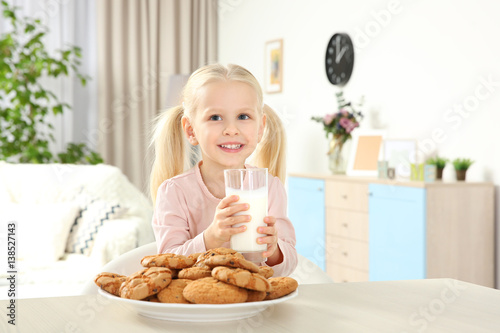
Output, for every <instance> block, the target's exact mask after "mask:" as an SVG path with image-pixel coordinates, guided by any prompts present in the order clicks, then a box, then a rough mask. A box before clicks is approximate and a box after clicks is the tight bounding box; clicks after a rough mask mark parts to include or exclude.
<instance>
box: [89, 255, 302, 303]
mask: <svg viewBox="0 0 500 333" xmlns="http://www.w3.org/2000/svg"><path fill="white" fill-rule="evenodd" d="M141 265H142V266H144V267H145V268H144V269H142V270H140V271H138V272H136V273H134V274H132V275H130V276H123V275H118V274H114V273H100V274H98V275H97V277H96V278H95V283H96V284H97V285H98V286H99V287H100V288H102V289H104V290H105V291H107V292H109V293H111V294H113V295H116V296H119V297H123V298H128V299H134V300H144V301H150V302H161V303H197V304H227V303H242V302H257V301H263V300H269V299H276V298H279V297H282V296H285V295H288V294H290V293H291V292H293V291H294V290H295V289H297V287H298V283H297V281H295V280H294V279H292V278H289V277H276V278H273V277H272V276H273V274H274V272H273V269H272V268H271V267H268V266H261V267H259V266H257V265H255V264H254V263H252V262H250V261H248V260H246V259H245V258H244V257H243V255H242V254H241V253H238V252H236V251H234V250H232V249H226V248H217V249H212V250H208V251H206V252H204V253H195V254H192V255H189V256H183V255H177V254H172V253H165V254H157V255H151V256H146V257H144V258H142V260H141Z"/></svg>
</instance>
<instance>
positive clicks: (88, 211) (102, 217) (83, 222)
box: [66, 194, 128, 256]
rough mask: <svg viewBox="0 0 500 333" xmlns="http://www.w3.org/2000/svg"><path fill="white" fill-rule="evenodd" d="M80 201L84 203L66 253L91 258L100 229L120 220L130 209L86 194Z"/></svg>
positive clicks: (69, 238)
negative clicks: (112, 221) (107, 222)
mask: <svg viewBox="0 0 500 333" xmlns="http://www.w3.org/2000/svg"><path fill="white" fill-rule="evenodd" d="M80 200H81V202H83V204H82V206H81V207H82V210H81V211H80V215H79V216H78V217H77V218H76V219H75V223H74V224H73V226H72V227H71V230H70V232H69V236H68V241H67V243H66V252H69V253H81V254H84V255H87V256H89V255H90V253H91V252H92V248H93V246H94V240H95V237H96V235H97V233H98V232H99V228H101V227H102V225H103V224H104V223H105V222H106V221H109V220H112V219H117V218H120V217H121V216H122V215H123V214H125V212H126V211H127V210H128V208H125V207H121V206H120V204H118V203H116V202H106V201H104V200H101V199H96V198H90V197H89V196H88V195H85V194H83V195H81V196H80Z"/></svg>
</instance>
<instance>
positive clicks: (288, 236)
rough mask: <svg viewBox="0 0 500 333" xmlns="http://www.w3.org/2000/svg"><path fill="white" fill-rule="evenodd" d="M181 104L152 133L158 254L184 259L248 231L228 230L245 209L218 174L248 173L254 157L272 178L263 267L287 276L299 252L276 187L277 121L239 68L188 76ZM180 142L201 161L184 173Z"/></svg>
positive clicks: (281, 171)
mask: <svg viewBox="0 0 500 333" xmlns="http://www.w3.org/2000/svg"><path fill="white" fill-rule="evenodd" d="M182 100H183V103H182V105H180V106H177V107H174V108H172V109H169V110H167V111H165V112H163V114H162V115H160V117H159V119H158V123H157V125H156V128H155V131H154V134H153V140H154V145H155V161H154V164H153V169H152V171H151V184H150V185H151V196H152V198H153V202H154V204H155V212H154V217H153V230H154V232H155V237H156V243H157V247H158V253H177V254H184V255H188V254H191V253H196V252H205V251H206V250H208V249H212V248H217V247H230V246H229V239H230V238H231V236H232V235H234V234H237V233H241V232H244V231H245V230H246V226H245V225H243V226H241V227H233V225H234V224H238V223H244V222H248V221H250V216H248V215H237V216H235V215H234V214H236V213H238V212H242V211H246V210H248V206H247V205H246V204H242V203H238V204H233V203H236V202H238V196H228V197H226V196H225V185H224V170H225V169H243V168H253V167H254V166H251V165H248V164H245V161H246V159H247V158H248V157H249V156H250V155H252V154H253V153H254V152H255V153H254V159H253V161H255V165H256V166H257V167H261V168H268V172H269V173H270V175H269V180H268V187H269V201H268V206H269V207H268V214H269V216H267V217H265V218H264V222H265V223H266V224H267V226H266V227H259V228H258V232H259V233H260V234H262V237H259V238H258V239H257V242H258V243H260V244H267V250H266V251H265V252H264V253H263V256H264V257H266V258H267V261H266V262H265V263H262V264H266V265H269V266H271V267H273V269H274V272H275V276H286V275H289V274H290V273H292V272H293V270H294V269H295V267H296V265H297V252H296V250H295V231H294V229H293V225H292V223H291V222H290V220H289V219H288V218H287V215H286V210H287V204H286V201H287V199H286V193H285V189H284V187H283V183H282V181H284V179H285V165H284V164H285V134H284V129H283V126H282V124H281V121H280V119H279V118H278V116H277V115H276V114H275V112H274V111H273V110H272V109H271V108H270V107H268V106H267V105H264V104H263V98H262V89H261V88H260V85H259V83H258V82H257V80H256V79H255V77H254V76H253V75H252V74H251V73H250V72H249V71H248V70H246V69H245V68H243V67H241V66H237V65H229V66H227V68H226V67H225V66H222V65H219V64H215V65H208V66H205V67H202V68H200V69H198V70H197V71H196V72H194V73H193V74H192V75H191V77H190V78H189V80H188V82H187V83H186V86H185V87H184V90H183V93H182ZM184 138H186V139H187V140H185V139H184ZM186 141H187V142H189V144H191V145H192V147H194V146H199V149H200V151H201V161H199V162H198V163H197V164H196V165H195V166H194V167H193V168H191V169H190V170H188V171H186V172H184V170H186V169H187V168H188V166H189V156H187V155H188V154H186V150H187V149H186V148H187V147H186V146H187V143H186ZM186 166H187V167H186ZM280 179H281V180H280Z"/></svg>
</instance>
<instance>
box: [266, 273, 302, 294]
mask: <svg viewBox="0 0 500 333" xmlns="http://www.w3.org/2000/svg"><path fill="white" fill-rule="evenodd" d="M268 281H269V283H270V284H271V287H272V289H271V291H270V292H268V293H267V296H266V299H276V298H280V297H283V296H285V295H288V294H290V293H291V292H293V291H295V289H297V287H298V286H299V284H298V283H297V281H296V280H295V279H293V278H291V277H275V278H270V279H268Z"/></svg>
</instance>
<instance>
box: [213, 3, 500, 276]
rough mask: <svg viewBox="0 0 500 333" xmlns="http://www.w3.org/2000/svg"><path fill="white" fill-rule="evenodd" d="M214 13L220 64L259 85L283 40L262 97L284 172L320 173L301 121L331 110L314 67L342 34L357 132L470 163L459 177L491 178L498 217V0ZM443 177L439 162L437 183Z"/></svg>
mask: <svg viewBox="0 0 500 333" xmlns="http://www.w3.org/2000/svg"><path fill="white" fill-rule="evenodd" d="M219 9H220V23H219V60H220V61H221V62H222V63H237V64H240V65H243V66H245V67H247V68H248V69H249V70H250V71H252V72H253V73H254V75H255V76H256V77H257V78H258V79H259V80H260V81H261V83H262V82H263V78H264V44H265V42H266V41H269V40H273V39H277V38H283V41H284V85H283V93H280V94H270V95H266V96H265V101H266V102H267V103H268V104H269V105H271V106H272V107H274V108H275V109H277V111H278V112H280V113H281V115H282V116H283V118H284V121H285V125H286V128H287V132H288V142H289V148H288V155H289V157H288V171H289V172H307V173H328V168H327V157H326V154H325V153H326V151H327V141H326V139H325V137H324V133H323V131H322V128H321V125H320V124H318V123H315V122H313V121H311V120H310V117H311V116H313V115H324V114H325V113H329V112H333V111H335V107H336V100H335V92H337V91H338V90H339V89H338V88H337V87H334V86H332V85H331V84H330V83H329V82H328V80H327V78H326V75H325V74H324V55H325V49H326V44H327V43H328V41H329V39H330V37H331V36H332V35H333V34H334V33H336V32H347V33H348V34H349V35H350V36H351V38H353V40H354V44H355V47H356V48H357V50H356V54H355V65H354V72H353V75H352V77H351V80H350V82H349V83H348V84H347V85H346V86H345V87H344V93H345V95H346V97H347V98H350V99H354V100H356V99H358V98H359V97H360V96H361V95H364V96H365V99H366V103H365V108H364V111H365V113H366V114H367V116H366V118H365V119H364V120H363V123H362V125H361V127H362V128H376V127H383V128H385V130H386V131H387V134H388V137H389V138H414V139H417V140H418V141H419V143H420V144H421V149H424V151H429V152H430V151H433V150H437V152H439V154H440V155H442V156H445V157H448V158H450V159H453V158H456V157H468V158H472V159H474V160H475V161H476V163H475V164H474V165H473V166H472V167H471V168H470V169H469V171H468V174H467V177H468V179H469V180H474V181H481V180H487V181H492V182H494V183H495V185H496V187H497V201H496V202H497V214H496V215H497V225H498V224H499V223H498V216H500V208H498V207H500V200H499V198H498V197H499V196H498V192H499V190H498V188H499V185H500V153H499V149H498V148H495V147H494V145H493V143H498V142H500V128H499V124H500V44H499V43H498V40H499V38H500V24H499V23H498V13H500V2H497V1H491V0H478V1H474V2H472V1H467V0H457V1H451V0H440V1H431V0H420V1H413V0H383V1H382V0H376V1H374V0H356V1H349V2H348V1H338V0H337V1H327V0H309V1H305V0H302V1H301V0H295V1H290V0H220V2H219ZM487 82H489V83H487ZM377 117H378V118H379V120H380V121H379V122H378V123H377V122H374V120H376V119H377ZM374 125H377V126H374ZM379 125H382V126H379ZM439 133H440V134H439ZM438 134H439V135H438ZM495 146H496V144H495ZM453 177H454V174H453V170H452V167H451V166H448V167H447V168H446V170H445V178H447V179H451V178H453ZM471 222H473V221H471ZM497 229H500V228H497ZM499 234H500V233H498V232H497V236H498V235H499ZM497 239H500V237H497ZM498 257H499V258H500V255H499V256H498ZM499 266H500V265H499ZM497 275H500V274H497Z"/></svg>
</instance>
